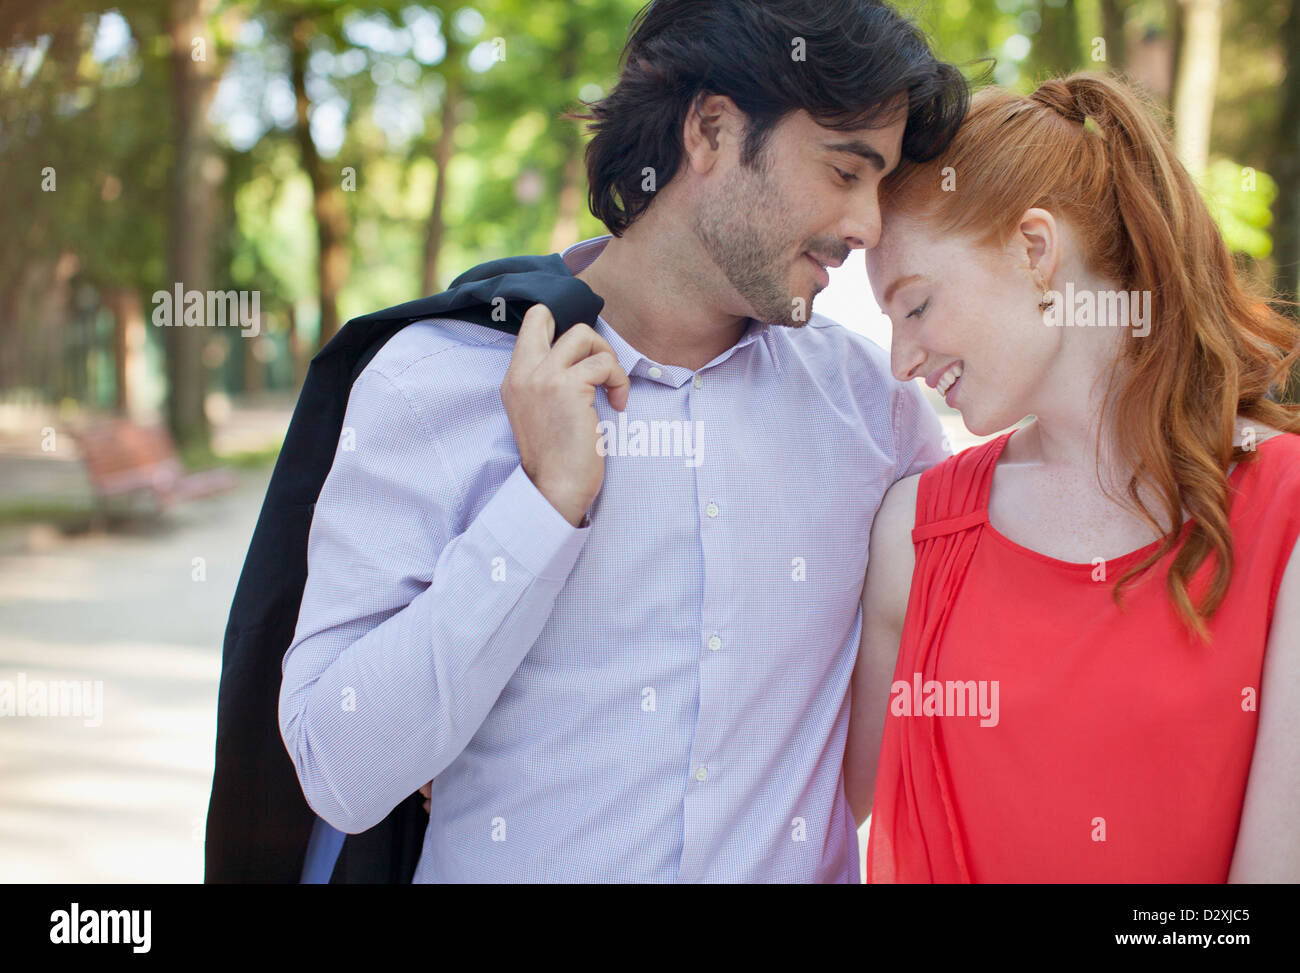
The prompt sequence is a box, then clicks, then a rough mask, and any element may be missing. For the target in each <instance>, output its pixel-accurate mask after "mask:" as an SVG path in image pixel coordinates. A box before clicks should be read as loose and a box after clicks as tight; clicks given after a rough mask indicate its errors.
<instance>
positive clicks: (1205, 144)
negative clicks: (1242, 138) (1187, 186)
mask: <svg viewBox="0 0 1300 973" xmlns="http://www.w3.org/2000/svg"><path fill="white" fill-rule="evenodd" d="M1182 4H1183V12H1184V19H1183V40H1182V51H1181V52H1180V53H1179V63H1178V87H1177V88H1176V89H1175V90H1174V126H1175V127H1174V147H1175V148H1176V149H1177V150H1178V157H1179V158H1180V159H1182V160H1183V165H1185V166H1186V167H1187V171H1188V172H1190V173H1191V174H1192V175H1193V176H1199V175H1200V174H1201V173H1203V172H1204V171H1205V164H1206V161H1207V160H1208V159H1209V155H1210V119H1211V118H1213V116H1214V89H1215V85H1216V84H1217V82H1218V79H1219V35H1220V33H1221V30H1222V13H1223V11H1222V9H1221V8H1222V0H1182Z"/></svg>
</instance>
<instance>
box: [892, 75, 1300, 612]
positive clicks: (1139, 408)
mask: <svg viewBox="0 0 1300 973" xmlns="http://www.w3.org/2000/svg"><path fill="white" fill-rule="evenodd" d="M949 167H951V168H949ZM953 179H955V180H956V181H957V186H956V188H955V189H953V187H952V180H953ZM945 183H946V186H945ZM945 188H947V189H949V190H950V191H945ZM881 205H882V207H883V208H884V210H885V211H886V212H889V211H903V212H907V213H909V214H915V215H918V216H923V217H926V218H933V219H935V220H937V221H938V223H939V224H940V225H941V226H942V227H943V228H944V229H945V230H948V231H953V232H961V233H967V234H970V235H971V236H973V237H974V238H976V239H978V240H980V241H981V242H985V243H1002V242H1005V241H1007V240H1009V239H1010V238H1011V235H1012V233H1013V231H1014V228H1015V227H1016V226H1017V225H1018V224H1019V222H1020V218H1021V216H1022V214H1024V212H1025V211H1026V210H1027V209H1030V208H1032V207H1041V208H1043V209H1046V210H1048V211H1049V212H1051V213H1052V214H1053V215H1055V216H1056V217H1057V218H1059V219H1064V220H1066V221H1068V222H1069V224H1070V226H1071V227H1072V228H1074V230H1075V231H1076V232H1077V235H1078V239H1079V241H1080V246H1081V248H1082V250H1083V253H1082V257H1083V259H1084V260H1085V262H1086V264H1087V265H1088V267H1089V269H1090V270H1091V271H1093V272H1094V273H1096V274H1097V275H1099V276H1101V277H1102V278H1104V279H1107V280H1112V281H1115V282H1116V283H1117V284H1119V286H1120V288H1122V289H1124V290H1129V291H1147V292H1149V293H1150V294H1151V307H1152V314H1151V320H1150V330H1149V332H1148V333H1147V334H1146V335H1145V336H1142V337H1139V336H1137V335H1135V334H1133V333H1132V332H1131V331H1129V332H1128V337H1127V339H1126V341H1125V344H1124V347H1123V351H1122V353H1121V356H1120V360H1119V362H1118V364H1119V365H1120V367H1118V368H1116V369H1115V371H1114V372H1113V373H1112V378H1111V384H1110V386H1109V388H1108V390H1107V396H1106V404H1105V406H1104V407H1103V410H1104V412H1103V420H1105V419H1106V416H1105V412H1106V411H1107V410H1109V411H1111V413H1112V415H1113V417H1114V419H1115V428H1116V429H1117V430H1118V442H1117V443H1116V444H1115V446H1116V448H1117V451H1118V455H1119V456H1120V457H1121V458H1122V460H1123V461H1125V462H1126V463H1128V464H1129V465H1130V467H1131V468H1132V469H1133V470H1134V473H1133V475H1132V477H1130V479H1129V482H1128V486H1127V497H1126V500H1127V503H1128V505H1129V506H1130V507H1131V508H1132V509H1133V510H1134V512H1135V513H1137V514H1139V515H1140V516H1141V517H1142V518H1143V519H1144V520H1146V521H1147V522H1148V523H1149V524H1150V525H1151V527H1152V529H1153V530H1154V531H1155V532H1156V533H1159V534H1162V535H1163V542H1162V543H1161V545H1160V546H1159V548H1158V549H1157V550H1156V551H1155V552H1154V553H1153V554H1151V555H1150V556H1149V557H1148V558H1146V559H1145V560H1144V561H1142V562H1141V563H1140V564H1136V565H1134V566H1133V567H1131V568H1129V570H1128V571H1126V572H1125V573H1124V574H1123V575H1122V576H1121V577H1120V578H1119V579H1118V581H1117V582H1116V584H1115V588H1114V599H1115V602H1116V604H1117V605H1121V606H1122V592H1123V589H1124V587H1125V586H1126V585H1128V584H1131V583H1132V582H1133V581H1134V580H1136V579H1137V577H1138V576H1139V575H1141V574H1142V573H1143V572H1145V571H1146V570H1148V569H1149V568H1150V567H1152V566H1153V565H1154V564H1156V563H1157V562H1158V561H1159V560H1160V559H1161V558H1163V557H1164V556H1165V555H1166V554H1167V553H1168V552H1169V551H1170V550H1172V549H1173V547H1174V546H1175V545H1176V544H1177V542H1178V537H1179V534H1180V528H1181V525H1182V523H1183V521H1184V520H1185V519H1186V517H1185V514H1190V516H1191V517H1192V518H1193V520H1194V523H1193V525H1192V529H1191V530H1190V531H1189V533H1188V537H1187V541H1186V543H1185V544H1184V545H1183V547H1182V548H1181V550H1179V552H1178V553H1177V555H1176V556H1175V558H1174V561H1173V564H1172V566H1171V568H1170V571H1169V574H1168V577H1167V581H1166V584H1167V587H1168V590H1169V595H1170V597H1171V599H1172V600H1173V602H1174V604H1175V605H1176V606H1177V609H1178V611H1179V614H1180V615H1181V616H1182V617H1183V618H1184V619H1185V620H1186V622H1187V623H1188V625H1189V626H1190V627H1191V628H1192V629H1193V630H1194V631H1195V632H1196V633H1197V634H1198V635H1199V636H1201V637H1202V638H1207V637H1208V636H1207V630H1206V627H1205V624H1204V621H1203V619H1204V618H1208V617H1210V616H1212V615H1213V614H1214V612H1215V610H1216V609H1217V608H1218V606H1219V604H1220V603H1221V602H1222V600H1223V598H1224V596H1225V595H1226V593H1227V589H1228V584H1229V581H1230V580H1231V577H1232V568H1233V554H1232V533H1231V530H1230V528H1229V523H1228V487H1227V470H1228V467H1229V465H1230V464H1231V463H1232V462H1234V461H1237V462H1248V461H1250V460H1252V459H1253V449H1252V448H1238V447H1234V445H1233V433H1234V428H1235V420H1236V417H1237V416H1238V415H1240V416H1242V417H1243V418H1245V419H1246V420H1249V421H1253V422H1256V423H1259V424H1260V425H1263V426H1271V427H1274V428H1277V429H1281V430H1282V431H1284V432H1296V433H1300V406H1297V405H1293V404H1287V403H1286V402H1284V401H1280V400H1281V399H1282V398H1284V397H1285V394H1286V392H1287V389H1288V383H1289V381H1290V379H1291V373H1292V370H1293V368H1294V366H1295V363H1296V360H1297V358H1300V328H1298V327H1297V325H1296V322H1295V321H1294V320H1293V319H1292V318H1291V317H1289V316H1287V315H1284V314H1281V313H1278V311H1276V310H1274V309H1273V308H1272V307H1270V305H1269V303H1268V302H1267V300H1265V299H1263V298H1261V297H1258V296H1255V295H1252V294H1251V293H1249V292H1248V291H1247V289H1246V287H1245V286H1244V284H1243V281H1242V279H1241V278H1240V277H1239V275H1238V273H1237V270H1236V268H1235V266H1234V264H1233V261H1232V258H1231V256H1230V254H1229V253H1228V249H1227V247H1226V246H1225V245H1224V242H1223V239H1222V237H1221V236H1220V235H1219V231H1218V227H1217V226H1216V225H1215V223H1214V221H1213V219H1212V218H1211V216H1210V213H1209V210H1208V209H1207V207H1206V205H1205V202H1204V201H1203V200H1202V198H1201V195H1200V193H1199V192H1198V191H1197V189H1196V186H1195V184H1194V183H1193V181H1192V179H1191V177H1190V176H1189V175H1188V173H1187V171H1186V170H1185V169H1184V168H1183V166H1182V164H1181V163H1180V162H1179V160H1178V158H1177V156H1176V155H1175V153H1174V151H1173V148H1172V146H1171V144H1170V141H1169V139H1168V137H1167V136H1166V134H1165V132H1164V130H1163V128H1162V127H1161V126H1160V125H1159V124H1158V123H1157V122H1156V120H1155V118H1154V116H1153V115H1152V113H1151V111H1150V109H1149V107H1148V106H1147V104H1146V103H1145V102H1144V101H1142V100H1141V99H1140V98H1139V97H1138V96H1137V95H1136V94H1135V93H1134V92H1133V91H1132V90H1131V89H1129V88H1128V87H1126V86H1125V85H1124V84H1122V83H1121V82H1119V81H1116V80H1114V79H1112V78H1108V77H1105V76H1101V75H1093V74H1074V75H1071V76H1069V77H1067V78H1063V79H1055V80H1051V81H1047V82H1045V83H1044V84H1042V85H1040V86H1039V87H1038V89H1037V90H1036V91H1035V92H1034V93H1033V94H1032V95H1031V96H1029V97H1027V98H1026V97H1022V96H1020V95H1017V94H1014V93H1012V92H1009V91H1005V90H1001V89H997V88H988V89H985V90H983V91H981V92H979V93H978V94H977V95H976V96H975V97H974V99H973V101H972V105H971V109H970V112H969V113H968V115H967V116H966V120H965V121H964V122H963V124H962V126H961V129H960V130H959V131H958V133H957V136H956V138H955V139H954V140H953V141H952V143H951V144H950V145H949V147H948V148H947V150H946V151H944V152H943V153H942V154H941V155H940V156H939V157H938V158H936V159H933V160H931V161H929V162H926V163H920V164H905V165H904V166H902V167H900V168H899V169H898V170H896V171H895V172H893V173H891V174H890V176H889V177H888V178H887V179H886V180H885V181H884V183H883V184H882V186H881ZM1102 428H1107V423H1106V421H1103V423H1102ZM1098 448H1099V450H1100V443H1099V444H1098ZM1139 484H1145V485H1147V486H1148V487H1149V488H1151V489H1152V490H1153V491H1154V493H1155V495H1156V496H1157V497H1159V498H1160V501H1161V506H1162V507H1163V514H1164V516H1165V520H1166V522H1167V523H1168V524H1170V525H1172V527H1171V528H1166V527H1165V526H1164V525H1163V524H1162V523H1160V521H1159V520H1157V518H1156V517H1155V515H1153V514H1152V512H1151V511H1150V510H1148V509H1147V506H1146V504H1145V503H1144V502H1143V501H1142V499H1141V498H1140V496H1139ZM1211 554H1214V555H1215V556H1216V561H1217V563H1216V567H1215V571H1214V576H1213V580H1212V583H1211V585H1210V587H1209V590H1208V592H1207V593H1206V595H1205V597H1204V599H1203V600H1202V602H1201V604H1199V605H1193V604H1192V600H1191V598H1190V596H1189V594H1188V582H1189V580H1190V579H1191V577H1192V576H1193V574H1194V573H1195V571H1196V570H1197V569H1198V568H1199V567H1200V565H1201V564H1202V562H1204V561H1205V559H1206V558H1207V557H1208V556H1209V555H1211Z"/></svg>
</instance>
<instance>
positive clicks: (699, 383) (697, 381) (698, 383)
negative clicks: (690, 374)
mask: <svg viewBox="0 0 1300 973" xmlns="http://www.w3.org/2000/svg"><path fill="white" fill-rule="evenodd" d="M691 384H692V385H694V386H695V387H696V388H697V389H702V388H704V376H703V375H696V376H695V377H694V378H693V379H691Z"/></svg>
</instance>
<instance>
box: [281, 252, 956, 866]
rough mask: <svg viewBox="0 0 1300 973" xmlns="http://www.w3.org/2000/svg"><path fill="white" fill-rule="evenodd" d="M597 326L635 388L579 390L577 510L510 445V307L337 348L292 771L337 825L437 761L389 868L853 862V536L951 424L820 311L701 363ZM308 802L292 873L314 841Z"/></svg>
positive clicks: (575, 258) (388, 799)
mask: <svg viewBox="0 0 1300 973" xmlns="http://www.w3.org/2000/svg"><path fill="white" fill-rule="evenodd" d="M608 239H609V238H608V237H598V238H595V239H593V240H587V241H584V242H582V243H580V244H577V245H575V246H573V247H570V248H569V249H568V250H566V251H565V252H564V253H563V255H562V256H563V257H564V259H565V261H566V262H567V263H568V265H569V267H570V268H571V269H572V270H573V272H575V273H577V272H579V271H581V270H582V269H583V268H584V267H586V266H587V265H588V264H589V263H590V262H591V261H592V260H594V259H595V257H596V255H597V254H598V253H599V252H600V250H601V249H602V248H603V247H604V245H605V243H606V242H607V241H608ZM593 327H594V328H595V329H596V330H597V332H599V333H600V334H601V335H603V336H604V337H605V338H606V339H607V340H608V341H609V342H610V344H611V345H613V347H614V349H615V352H616V353H617V355H618V359H619V363H620V364H621V365H622V366H623V368H624V369H625V370H626V371H627V373H628V375H629V376H630V378H631V382H632V388H631V394H630V396H629V399H628V405H627V410H626V412H625V413H623V414H620V413H618V412H617V411H615V410H614V409H612V408H611V407H610V405H609V403H608V401H607V400H606V398H605V395H604V391H603V389H602V390H598V392H597V395H596V410H597V412H598V415H599V418H600V420H601V421H602V423H604V425H602V427H601V430H602V433H603V435H604V438H603V440H602V442H603V443H604V446H605V449H606V451H607V452H608V455H607V456H606V459H605V467H606V468H605V480H604V485H603V487H602V488H601V492H600V494H599V496H598V497H597V499H596V501H595V502H594V503H593V505H592V507H591V510H590V517H591V523H590V526H587V527H583V528H577V527H574V526H572V525H571V524H570V523H569V522H568V521H566V520H565V519H564V518H563V517H562V516H561V515H560V514H559V512H558V511H556V510H555V508H554V507H552V506H551V505H550V503H549V502H548V501H547V500H546V499H545V498H544V497H543V496H542V495H541V494H540V493H539V492H538V491H537V489H536V487H534V485H533V484H532V482H531V481H530V480H529V478H528V477H527V475H526V474H525V473H524V472H523V469H522V468H521V467H520V465H519V454H518V452H517V450H516V448H515V442H514V437H513V434H512V433H511V429H510V424H509V422H508V420H507V418H506V415H505V412H504V409H503V407H502V404H501V395H500V386H501V382H502V379H503V378H504V376H505V371H506V367H507V365H508V364H509V362H510V355H511V351H512V349H513V347H514V338H513V336H511V335H507V334H504V333H501V332H497V331H493V330H491V329H488V328H483V327H479V326H477V325H472V324H468V323H465V322H460V321H452V320H445V319H441V320H431V321H425V322H420V323H416V324H413V325H410V326H409V327H407V328H405V329H403V330H402V331H400V332H399V333H398V334H397V335H396V336H394V337H393V338H392V339H391V340H390V341H389V342H388V343H387V344H386V345H385V346H384V348H383V349H382V350H381V351H380V352H379V354H378V355H376V356H375V358H374V360H373V361H372V362H371V363H370V365H369V366H368V367H367V368H366V369H365V371H364V372H363V374H362V375H361V376H360V377H359V378H358V379H357V382H356V384H355V385H354V387H353V390H352V394H351V397H350V399H349V402H348V408H347V415H346V418H345V420H344V429H343V435H342V437H341V438H340V441H339V447H338V450H337V452H336V455H335V459H334V464H333V467H332V469H331V471H330V474H329V477H328V479H327V480H326V481H325V484H324V487H323V488H322V490H321V494H320V498H319V500H318V502H317V504H316V509H315V513H314V515H313V520H312V525H311V534H310V541H309V548H308V571H309V573H308V578H307V585H306V590H305V592H304V595H303V601H302V608H301V611H300V614H299V617H298V626H297V631H296V632H295V635H294V640H293V643H292V645H291V646H290V648H289V650H288V652H287V653H286V655H285V659H284V666H283V673H284V682H283V686H282V688H281V693H280V727H281V732H282V734H283V737H284V741H285V745H286V747H287V748H288V752H289V754H290V756H291V757H292V759H293V762H294V764H295V766H296V767H297V770H298V778H299V780H300V782H301V784H302V787H303V792H304V794H305V795H306V798H307V801H308V803H309V804H310V806H311V807H312V809H313V810H314V811H315V812H316V813H317V814H318V815H319V816H320V818H323V819H324V822H325V823H327V824H328V825H329V826H331V827H332V828H334V829H337V830H339V831H342V832H346V833H349V834H351V833H357V832H361V831H364V830H366V829H368V828H370V827H372V826H374V825H375V824H377V823H378V822H379V821H381V820H382V819H383V818H384V817H385V816H387V815H388V813H389V812H390V811H391V810H392V809H393V808H394V807H395V806H396V805H397V804H398V803H400V802H401V801H402V800H403V799H405V798H406V797H408V796H409V795H410V794H412V793H413V792H414V791H415V790H416V789H417V788H419V787H420V786H421V785H422V784H424V783H426V782H427V781H429V780H430V779H434V785H433V796H432V811H431V813H430V820H429V826H428V829H427V831H426V833H425V838H424V847H423V851H422V853H421V856H420V860H419V865H418V867H417V868H416V872H415V881H416V882H574V881H592V882H629V881H635V882H857V881H858V880H859V864H858V845H857V829H856V827H855V824H854V821H853V815H852V812H851V811H850V809H849V805H848V802H847V800H846V799H845V793H844V781H843V774H842V769H841V763H842V759H843V755H844V746H845V737H846V731H847V728H848V721H849V679H850V675H851V673H852V670H853V664H854V660H855V658H856V655H857V650H858V640H859V633H860V627H861V612H860V609H859V602H860V596H861V590H862V581H863V577H864V572H865V570H866V567H867V544H868V538H869V534H870V530H871V522H872V518H873V517H874V516H875V513H876V510H877V508H878V507H879V505H880V501H881V498H882V496H883V495H884V492H885V490H886V489H888V487H889V486H890V485H891V484H892V483H893V482H894V481H895V480H898V479H900V478H902V477H904V476H907V475H910V474H913V473H918V472H920V471H921V470H924V469H926V468H928V467H929V466H931V465H933V464H935V463H937V462H939V461H940V460H942V459H944V458H945V457H946V456H947V455H948V452H947V450H946V449H945V446H944V444H943V434H942V429H941V426H940V423H939V421H938V418H937V417H936V416H935V414H934V412H933V410H932V409H931V408H930V407H929V405H928V404H927V403H926V401H925V399H924V397H923V396H922V394H921V391H920V389H919V388H917V387H916V385H915V383H908V384H901V383H899V382H898V381H896V380H895V379H894V378H893V377H892V375H891V374H890V370H889V355H888V353H887V352H886V351H885V350H884V349H882V348H880V347H879V346H878V345H875V344H874V343H872V342H871V341H869V340H868V339H866V338H864V337H862V336H860V335H857V334H854V333H853V332H850V331H849V330H847V329H846V328H844V327H842V326H840V325H838V324H836V323H834V322H832V321H830V320H827V319H826V318H823V317H821V316H819V315H813V316H812V317H811V320H810V321H809V322H808V323H807V324H806V325H805V326H803V327H800V328H789V327H779V326H770V325H766V324H762V323H760V322H757V321H754V320H751V321H750V322H749V325H748V328H747V330H746V331H745V333H744V335H743V336H742V337H741V339H740V340H739V341H738V342H737V343H736V344H735V345H734V346H732V347H731V348H729V349H727V350H726V351H725V352H723V353H722V354H720V355H719V356H718V357H717V358H715V359H714V360H713V361H711V362H710V363H709V364H707V365H705V366H704V367H703V368H700V369H699V370H698V371H692V370H691V369H688V368H682V367H677V366H673V365H662V364H658V363H656V362H653V361H650V360H649V359H647V358H645V357H644V356H643V355H641V354H640V353H638V352H637V351H636V350H635V349H634V348H632V347H631V346H630V345H629V344H628V343H627V342H625V341H624V340H623V339H622V338H621V337H620V336H619V335H618V333H617V332H615V331H614V330H613V329H612V328H611V327H610V326H609V324H608V323H607V322H605V321H604V319H603V318H602V319H599V320H598V321H597V322H596V324H595V325H593ZM318 825H319V828H318V832H317V833H316V834H315V835H313V842H312V844H313V846H314V852H313V855H312V856H309V860H308V863H307V867H306V869H305V870H304V881H325V880H328V876H329V871H330V869H331V868H332V866H333V859H334V856H335V855H336V854H337V836H334V837H335V838H336V840H335V841H334V842H330V841H329V840H328V839H329V837H330V833H329V828H327V827H326V826H325V824H324V823H321V822H318Z"/></svg>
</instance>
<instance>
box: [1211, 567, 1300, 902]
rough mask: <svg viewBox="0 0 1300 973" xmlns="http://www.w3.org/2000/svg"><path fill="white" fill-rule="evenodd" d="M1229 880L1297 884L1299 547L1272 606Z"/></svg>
mask: <svg viewBox="0 0 1300 973" xmlns="http://www.w3.org/2000/svg"><path fill="white" fill-rule="evenodd" d="M1228 881H1229V882H1300V543H1297V544H1296V545H1295V548H1294V549H1293V550H1292V551H1291V558H1290V561H1289V562H1288V564H1287V568H1286V573H1285V574H1283V576H1282V586H1281V587H1280V588H1279V589H1278V593H1277V602H1276V604H1275V606H1274V609H1273V627H1272V630H1271V631H1270V632H1269V636H1268V650H1267V655H1266V656H1265V657H1264V675H1263V685H1262V686H1261V687H1260V690H1259V729H1258V731H1257V734H1256V736H1255V755H1254V757H1253V758H1252V760H1251V764H1250V779H1249V781H1248V782H1247V785H1246V801H1245V805H1244V806H1243V808H1242V812H1241V827H1240V829H1239V830H1238V832H1237V847H1236V850H1235V851H1234V853H1233V856H1232V868H1231V870H1229V872H1228Z"/></svg>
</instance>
